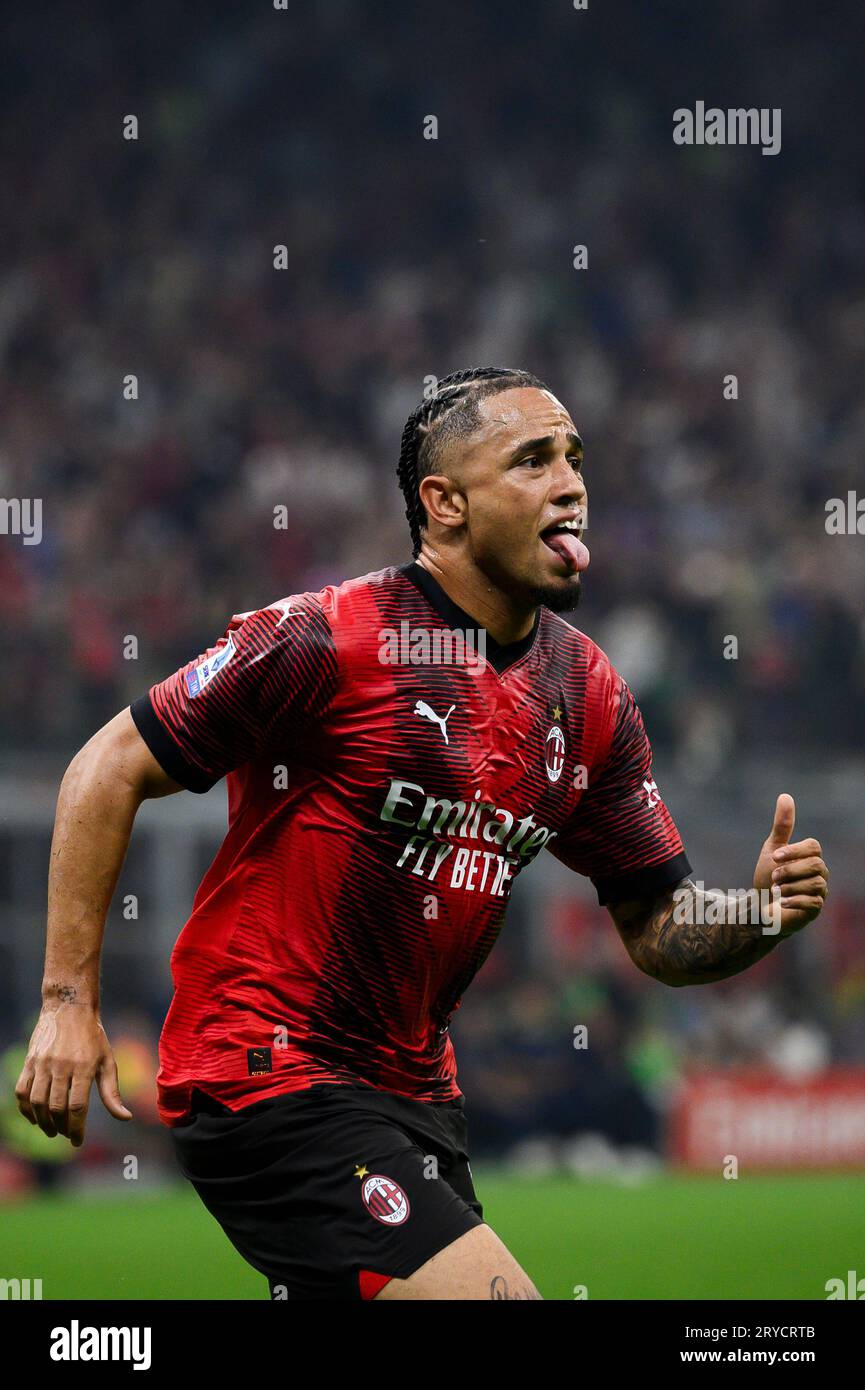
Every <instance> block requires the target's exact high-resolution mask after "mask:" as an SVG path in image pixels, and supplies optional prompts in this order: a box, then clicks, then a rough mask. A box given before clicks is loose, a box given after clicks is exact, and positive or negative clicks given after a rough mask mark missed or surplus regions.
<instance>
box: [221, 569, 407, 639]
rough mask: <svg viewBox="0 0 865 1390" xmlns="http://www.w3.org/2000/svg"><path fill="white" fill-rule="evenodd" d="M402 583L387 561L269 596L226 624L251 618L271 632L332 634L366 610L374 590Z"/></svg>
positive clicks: (236, 626) (234, 615)
mask: <svg viewBox="0 0 865 1390" xmlns="http://www.w3.org/2000/svg"><path fill="white" fill-rule="evenodd" d="M402 583H404V581H403V580H402V577H401V574H400V570H399V568H398V567H397V566H395V565H389V566H387V567H386V568H385V569H381V570H373V571H371V572H370V573H369V574H362V575H357V576H356V577H354V578H352V579H345V580H343V581H342V582H341V583H339V584H327V585H325V587H324V588H322V589H318V590H313V589H305V590H300V591H298V592H297V593H294V594H286V595H284V597H282V598H278V599H273V600H272V601H271V602H269V603H265V604H262V606H261V607H260V608H253V609H250V610H249V611H248V612H245V613H235V614H233V615H232V618H231V624H230V626H231V627H232V628H235V629H237V628H240V627H242V626H243V625H244V624H247V623H250V622H254V623H255V624H256V625H258V626H264V627H269V628H270V629H271V630H272V631H273V633H274V634H276V633H278V632H280V631H284V633H285V634H286V635H290V634H292V633H301V632H303V631H306V630H308V629H310V628H312V629H313V630H315V631H318V632H320V633H328V634H330V635H331V636H333V637H335V636H336V632H337V629H338V628H339V627H340V626H345V625H347V624H351V623H352V622H353V621H356V620H358V619H360V618H362V617H363V616H364V614H365V612H368V611H369V609H370V605H371V604H373V603H374V601H375V596H376V594H377V592H378V591H380V590H381V589H382V588H383V587H384V588H386V587H388V586H390V585H394V586H396V587H399V585H400V584H402Z"/></svg>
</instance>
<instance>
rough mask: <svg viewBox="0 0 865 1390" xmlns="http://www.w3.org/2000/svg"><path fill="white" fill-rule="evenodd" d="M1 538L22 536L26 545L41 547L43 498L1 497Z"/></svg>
mask: <svg viewBox="0 0 865 1390" xmlns="http://www.w3.org/2000/svg"><path fill="white" fill-rule="evenodd" d="M0 536H20V537H21V540H22V543H23V544H24V545H39V543H40V541H41V540H42V498H41V497H0Z"/></svg>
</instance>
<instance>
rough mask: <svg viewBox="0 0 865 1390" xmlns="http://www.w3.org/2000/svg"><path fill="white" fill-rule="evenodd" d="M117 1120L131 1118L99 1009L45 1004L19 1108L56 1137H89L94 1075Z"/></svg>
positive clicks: (18, 1092) (21, 1082)
mask: <svg viewBox="0 0 865 1390" xmlns="http://www.w3.org/2000/svg"><path fill="white" fill-rule="evenodd" d="M94 1080H95V1081H96V1087H97V1090H98V1091H99V1095H100V1097H101V1099H102V1104H103V1105H104V1106H105V1109H106V1110H107V1111H108V1113H109V1114H110V1115H113V1116H114V1118H115V1119H117V1120H131V1119H132V1111H131V1110H129V1109H128V1108H127V1106H126V1105H124V1103H123V1101H122V1099H121V1097H120V1090H119V1088H118V1084H117V1063H116V1062H115V1060H114V1053H113V1052H112V1051H111V1046H110V1044H109V1042H108V1038H107V1036H106V1033H105V1029H104V1028H103V1027H102V1024H101V1022H100V1020H99V1015H98V1014H97V1013H96V1011H95V1010H93V1009H90V1008H87V1007H86V1006H85V1005H82V1004H69V1003H62V1002H57V1001H53V1000H52V1001H51V1002H50V1003H46V1004H43V1006H42V1012H41V1013H40V1015H39V1020H38V1022H37V1024H36V1027H35V1028H34V1029H33V1036H32V1038H31V1039H30V1046H29V1048H28V1049H27V1058H26V1061H25V1063H24V1068H23V1070H22V1072H21V1075H20V1077H19V1078H18V1085H17V1086H16V1087H15V1098H16V1100H17V1101H18V1109H19V1110H20V1111H21V1114H22V1115H24V1116H25V1117H26V1118H27V1119H28V1120H29V1121H30V1123H31V1124H33V1125H38V1126H39V1128H40V1129H41V1130H44V1132H45V1133H46V1134H47V1135H49V1136H50V1137H51V1138H53V1137H54V1136H55V1135H56V1134H64V1135H65V1136H66V1138H67V1139H68V1140H69V1142H70V1143H71V1144H72V1145H73V1147H74V1148H76V1149H77V1148H79V1147H80V1145H81V1144H83V1143H84V1127H85V1125H86V1124H87V1110H88V1107H89V1105H90V1087H91V1085H92V1084H93V1081H94Z"/></svg>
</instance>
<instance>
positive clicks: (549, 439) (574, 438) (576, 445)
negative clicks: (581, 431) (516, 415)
mask: <svg viewBox="0 0 865 1390" xmlns="http://www.w3.org/2000/svg"><path fill="white" fill-rule="evenodd" d="M555 438H556V437H555V435H554V434H544V435H541V436H540V437H539V438H538V439H525V440H523V442H522V444H518V445H517V447H516V448H515V449H514V450H513V451H512V452H511V453H510V455H509V456H508V457H509V458H511V459H515V458H519V456H520V454H530V453H532V452H533V451H534V450H538V451H540V450H543V449H548V448H549V446H550V445H551V444H553V443H555ZM565 438H566V441H567V444H568V447H569V449H570V450H571V451H572V452H574V453H579V454H582V452H583V441H582V439H580V436H579V435H578V434H573V433H570V434H567V435H566V436H565Z"/></svg>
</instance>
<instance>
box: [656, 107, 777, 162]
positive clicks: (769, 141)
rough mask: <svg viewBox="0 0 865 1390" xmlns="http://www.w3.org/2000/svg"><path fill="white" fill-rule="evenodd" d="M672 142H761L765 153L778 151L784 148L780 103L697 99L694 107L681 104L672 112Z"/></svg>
mask: <svg viewBox="0 0 865 1390" xmlns="http://www.w3.org/2000/svg"><path fill="white" fill-rule="evenodd" d="M673 142H674V143H675V144H676V145H760V146H761V153H762V154H777V153H778V151H779V150H780V148H781V108H780V106H773V107H768V106H760V107H756V106H748V107H743V106H739V107H730V108H729V109H728V110H726V111H724V110H722V109H721V107H719V106H710V107H708V109H707V107H706V103H705V102H704V101H698V102H695V103H694V110H693V111H691V110H690V109H689V108H688V107H687V106H680V107H678V108H677V110H675V111H674V112H673Z"/></svg>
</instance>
